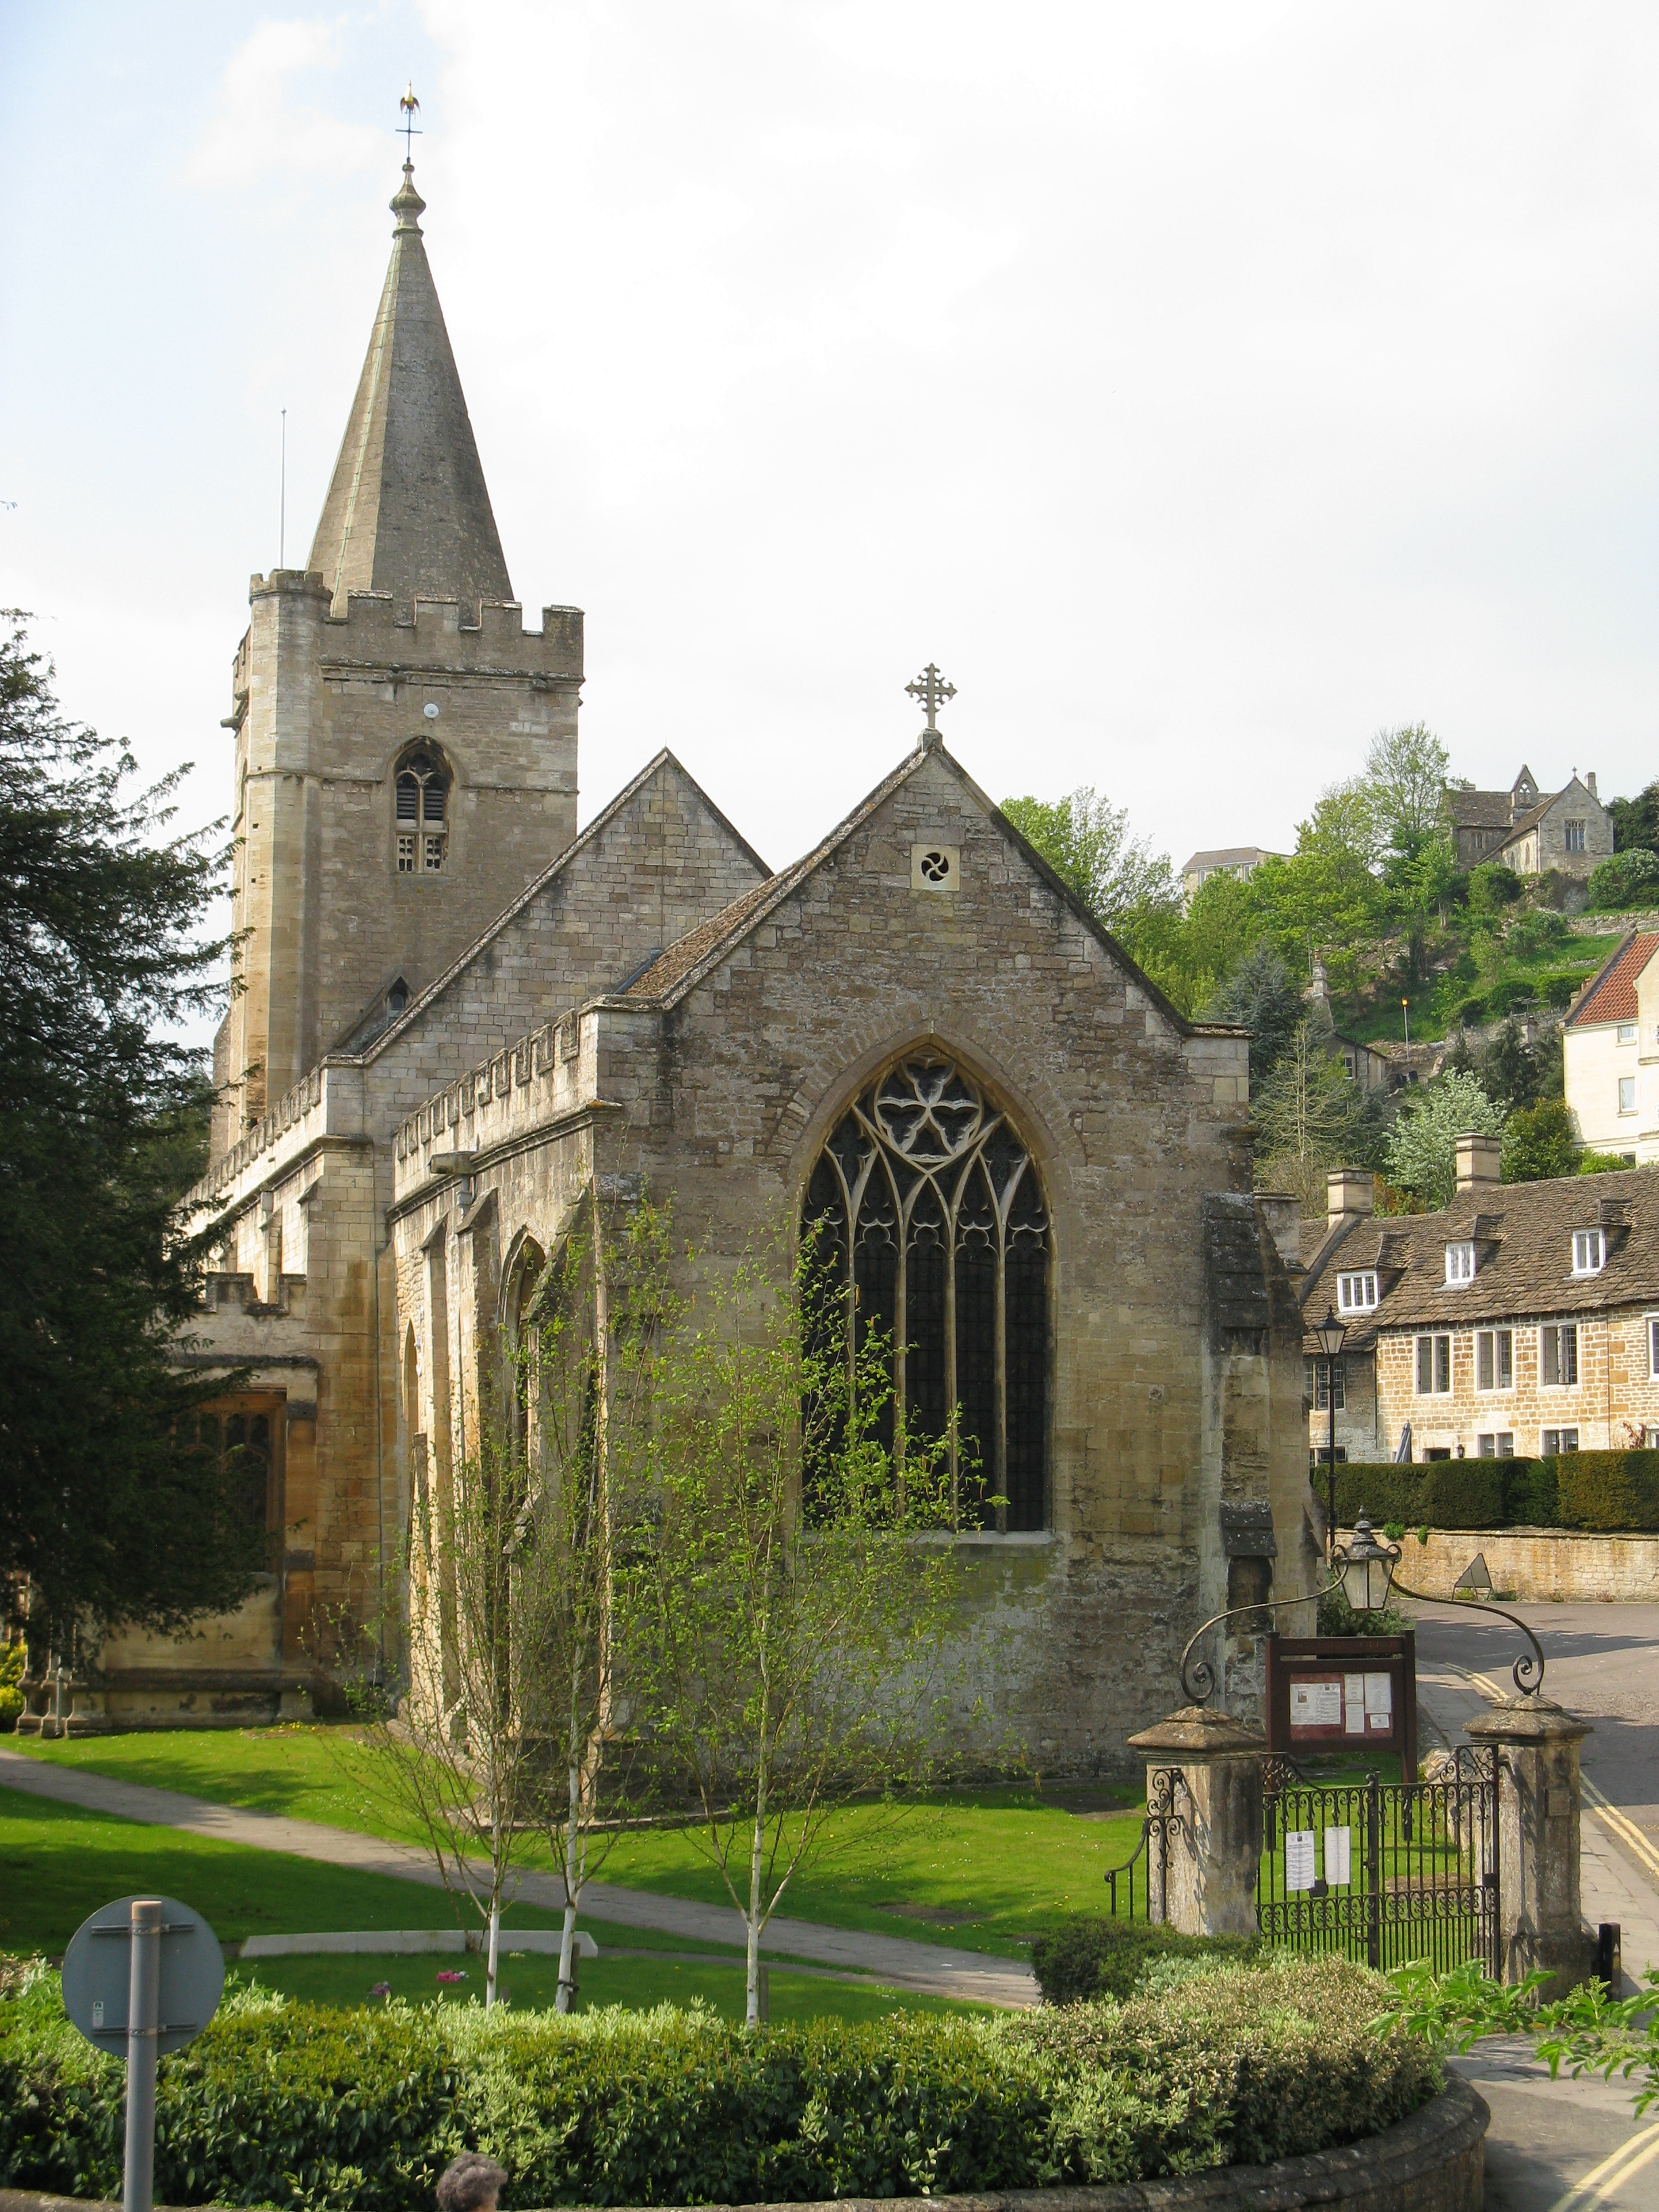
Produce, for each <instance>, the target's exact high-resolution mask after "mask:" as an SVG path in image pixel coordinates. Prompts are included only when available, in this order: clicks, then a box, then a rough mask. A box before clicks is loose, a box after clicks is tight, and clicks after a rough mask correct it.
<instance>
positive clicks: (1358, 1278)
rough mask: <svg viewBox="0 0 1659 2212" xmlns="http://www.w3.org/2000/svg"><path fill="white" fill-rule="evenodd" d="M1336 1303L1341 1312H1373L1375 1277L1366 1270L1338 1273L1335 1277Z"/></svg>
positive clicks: (1374, 1308) (1374, 1306)
mask: <svg viewBox="0 0 1659 2212" xmlns="http://www.w3.org/2000/svg"><path fill="white" fill-rule="evenodd" d="M1336 1304H1337V1309H1338V1310H1339V1311H1340V1312H1341V1313H1345V1314H1346V1313H1375V1311H1376V1276H1375V1275H1374V1274H1372V1273H1370V1272H1369V1271H1367V1272H1366V1273H1364V1274H1356V1275H1339V1276H1338V1277H1337V1279H1336Z"/></svg>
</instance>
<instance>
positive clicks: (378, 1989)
mask: <svg viewBox="0 0 1659 2212" xmlns="http://www.w3.org/2000/svg"><path fill="white" fill-rule="evenodd" d="M368 1994H369V1995H370V1996H372V1997H389V1996H391V1995H392V1984H391V1983H390V1982H376V1983H375V1984H374V1988H373V1989H372V1990H370V1991H369V1993H368Z"/></svg>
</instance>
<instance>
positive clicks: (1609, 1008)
mask: <svg viewBox="0 0 1659 2212" xmlns="http://www.w3.org/2000/svg"><path fill="white" fill-rule="evenodd" d="M1656 952H1659V931H1654V930H1638V931H1636V932H1635V933H1633V934H1632V936H1630V937H1627V938H1626V939H1625V942H1624V943H1623V944H1622V945H1620V947H1619V949H1618V951H1616V952H1614V953H1613V954H1612V955H1611V956H1610V957H1608V959H1607V963H1606V964H1605V965H1604V966H1603V967H1602V969H1601V971H1600V973H1599V974H1597V975H1595V976H1594V977H1592V979H1591V981H1590V983H1589V987H1588V988H1587V989H1586V991H1585V993H1584V995H1583V998H1582V999H1580V1000H1579V1001H1578V1004H1577V1006H1575V1007H1574V1008H1573V1010H1572V1012H1571V1013H1570V1014H1569V1015H1568V1016H1567V1018H1566V1027H1567V1028H1568V1029H1570V1030H1574V1029H1584V1028H1588V1027H1589V1026H1590V1025H1591V1024H1594V1023H1597V1022H1633V1021H1634V1020H1635V1019H1636V1018H1637V1012H1636V986H1637V982H1638V980H1639V978H1640V977H1641V975H1642V974H1643V971H1644V969H1646V967H1647V964H1648V963H1649V961H1650V960H1651V959H1652V957H1653V956H1654V954H1655V953H1656Z"/></svg>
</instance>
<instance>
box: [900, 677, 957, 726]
mask: <svg viewBox="0 0 1659 2212" xmlns="http://www.w3.org/2000/svg"><path fill="white" fill-rule="evenodd" d="M904 688H905V690H907V691H908V693H909V695H910V696H911V697H912V698H913V699H920V700H921V703H922V705H923V706H924V707H925V708H927V728H926V729H925V730H924V731H923V732H922V733H921V742H922V744H924V745H938V744H943V743H944V742H945V740H944V738H943V736H942V735H941V733H940V730H939V708H941V707H942V706H943V705H944V704H945V701H946V700H947V699H954V698H955V697H956V696H957V687H956V685H955V684H947V683H946V682H945V678H943V677H942V676H941V675H940V674H939V670H938V669H937V668H936V667H935V666H934V665H933V662H932V661H931V660H930V661H929V662H928V664H927V667H926V668H924V669H923V670H922V671H921V675H920V676H918V677H917V678H916V679H915V682H914V683H913V684H906V685H905V687H904Z"/></svg>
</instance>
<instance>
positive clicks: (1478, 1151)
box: [1457, 1130, 1504, 1190]
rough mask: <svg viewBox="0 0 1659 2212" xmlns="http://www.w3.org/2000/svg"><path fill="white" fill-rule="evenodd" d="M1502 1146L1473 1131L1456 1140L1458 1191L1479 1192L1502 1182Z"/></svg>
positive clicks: (1496, 1140) (1494, 1140)
mask: <svg viewBox="0 0 1659 2212" xmlns="http://www.w3.org/2000/svg"><path fill="white" fill-rule="evenodd" d="M1502 1152H1503V1146H1502V1144H1501V1142H1500V1140H1499V1139H1498V1138H1496V1137H1487V1136H1481V1135H1478V1134H1477V1133H1475V1132H1474V1131H1473V1130H1471V1131H1469V1132H1468V1133H1466V1134H1465V1135H1463V1136H1461V1137H1460V1138H1459V1139H1457V1188H1459V1190H1480V1189H1484V1188H1486V1187H1487V1186H1488V1185H1490V1184H1492V1183H1495V1182H1502V1181H1503V1180H1504V1175H1503V1164H1502Z"/></svg>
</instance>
